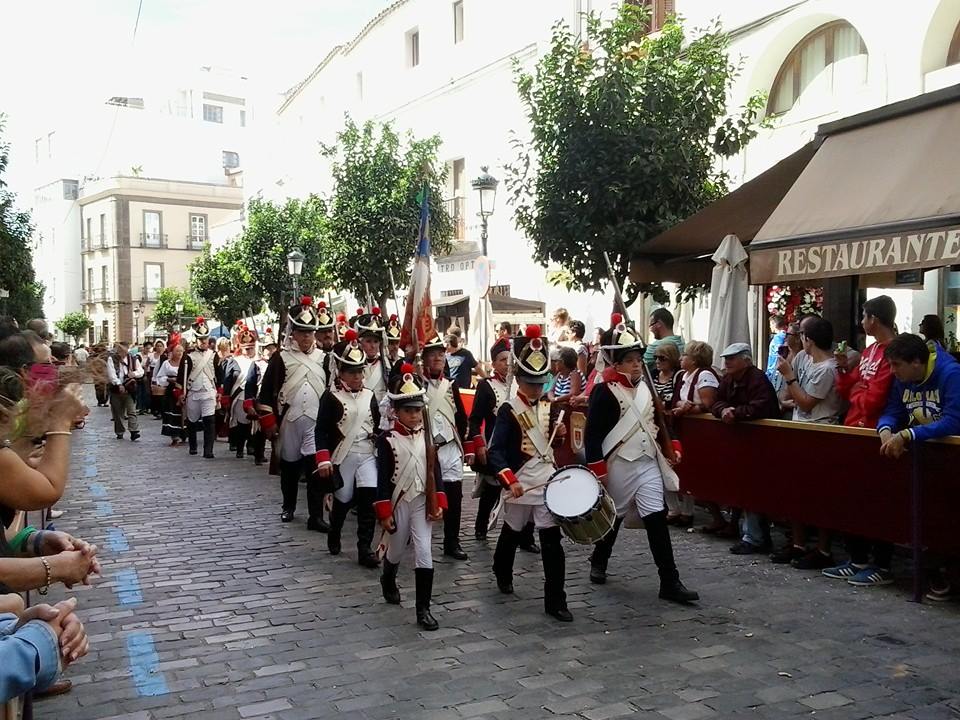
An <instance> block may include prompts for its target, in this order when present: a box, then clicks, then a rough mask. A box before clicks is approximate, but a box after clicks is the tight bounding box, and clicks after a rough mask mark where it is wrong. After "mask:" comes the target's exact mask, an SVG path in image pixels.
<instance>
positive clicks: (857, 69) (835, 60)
mask: <svg viewBox="0 0 960 720" xmlns="http://www.w3.org/2000/svg"><path fill="white" fill-rule="evenodd" d="M866 82H867V46H866V45H865V44H864V42H863V38H861V37H860V33H858V32H857V31H856V30H855V29H854V28H853V26H852V25H850V23H847V22H844V21H842V20H840V21H837V22H832V23H829V24H827V25H823V26H821V27H819V28H817V29H816V30H814V31H813V32H812V33H810V34H809V35H807V36H806V37H805V38H804V39H803V40H801V41H800V43H799V44H798V45H797V46H796V47H795V48H794V49H793V50H792V51H791V52H790V54H789V55H788V56H787V59H786V60H785V61H784V63H783V65H782V66H781V67H780V71H779V72H778V73H777V78H776V80H775V81H774V83H773V88H772V89H771V90H770V99H769V101H768V102H767V114H768V115H779V114H781V113H785V112H787V111H788V110H791V109H792V108H793V107H794V106H795V105H798V104H803V105H807V106H813V107H816V108H818V109H820V106H824V107H823V108H822V109H830V108H832V107H833V106H834V104H835V102H834V100H835V98H839V97H842V96H843V95H845V94H847V93H849V92H852V91H855V90H857V89H858V88H860V87H862V86H863V85H865V84H866Z"/></svg>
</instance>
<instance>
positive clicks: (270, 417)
mask: <svg viewBox="0 0 960 720" xmlns="http://www.w3.org/2000/svg"><path fill="white" fill-rule="evenodd" d="M276 426H277V416H276V415H274V414H273V413H267V414H266V415H261V416H260V427H261V429H263V430H273V429H274V428H275V427H276Z"/></svg>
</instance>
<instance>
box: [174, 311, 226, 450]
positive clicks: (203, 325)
mask: <svg viewBox="0 0 960 720" xmlns="http://www.w3.org/2000/svg"><path fill="white" fill-rule="evenodd" d="M191 329H192V330H193V336H194V337H195V338H196V342H197V345H196V347H195V348H194V349H193V350H191V351H190V352H188V353H187V354H186V355H184V356H183V361H182V362H181V363H180V371H179V372H178V373H177V382H176V385H175V386H174V397H176V398H177V402H178V403H180V404H183V405H184V406H185V408H186V413H185V414H186V420H187V441H188V443H189V448H190V454H191V455H196V454H197V430H198V429H201V428H202V429H203V456H204V457H205V458H213V444H214V442H215V441H216V439H217V427H216V417H215V413H216V409H217V396H218V395H219V394H220V390H221V387H220V383H221V381H222V377H223V376H222V368H221V367H220V358H219V357H218V356H217V353H215V352H214V351H213V349H212V348H210V327H209V326H208V325H207V321H206V320H204V319H203V318H202V317H198V318H197V321H196V322H195V323H193V325H192V326H191Z"/></svg>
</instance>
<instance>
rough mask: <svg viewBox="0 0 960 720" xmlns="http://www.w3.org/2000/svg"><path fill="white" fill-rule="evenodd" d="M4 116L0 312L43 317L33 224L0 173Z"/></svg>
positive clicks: (19, 317)
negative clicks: (3, 294)
mask: <svg viewBox="0 0 960 720" xmlns="http://www.w3.org/2000/svg"><path fill="white" fill-rule="evenodd" d="M4 122H5V117H4V115H2V114H0V290H6V291H7V292H9V293H10V296H9V297H7V298H0V314H3V315H11V316H13V317H15V318H16V319H17V320H18V321H19V322H20V323H21V324H24V323H26V322H27V321H28V320H30V319H32V318H39V317H43V292H44V288H43V284H42V283H39V282H37V280H36V276H35V275H34V272H33V248H32V245H31V239H30V238H31V235H32V234H33V225H32V223H31V222H30V213H28V212H25V211H22V210H18V209H17V208H16V207H15V205H14V202H15V201H16V195H15V194H14V193H12V192H10V191H9V190H8V189H7V183H6V182H5V181H4V179H3V175H4V173H5V172H6V170H7V162H8V161H9V159H10V145H9V144H8V143H7V142H6V141H4V140H3V127H4Z"/></svg>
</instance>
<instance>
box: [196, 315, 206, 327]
mask: <svg viewBox="0 0 960 720" xmlns="http://www.w3.org/2000/svg"><path fill="white" fill-rule="evenodd" d="M202 322H205V321H204V319H203V315H198V316H197V324H198V325H199V324H200V323H202Z"/></svg>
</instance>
